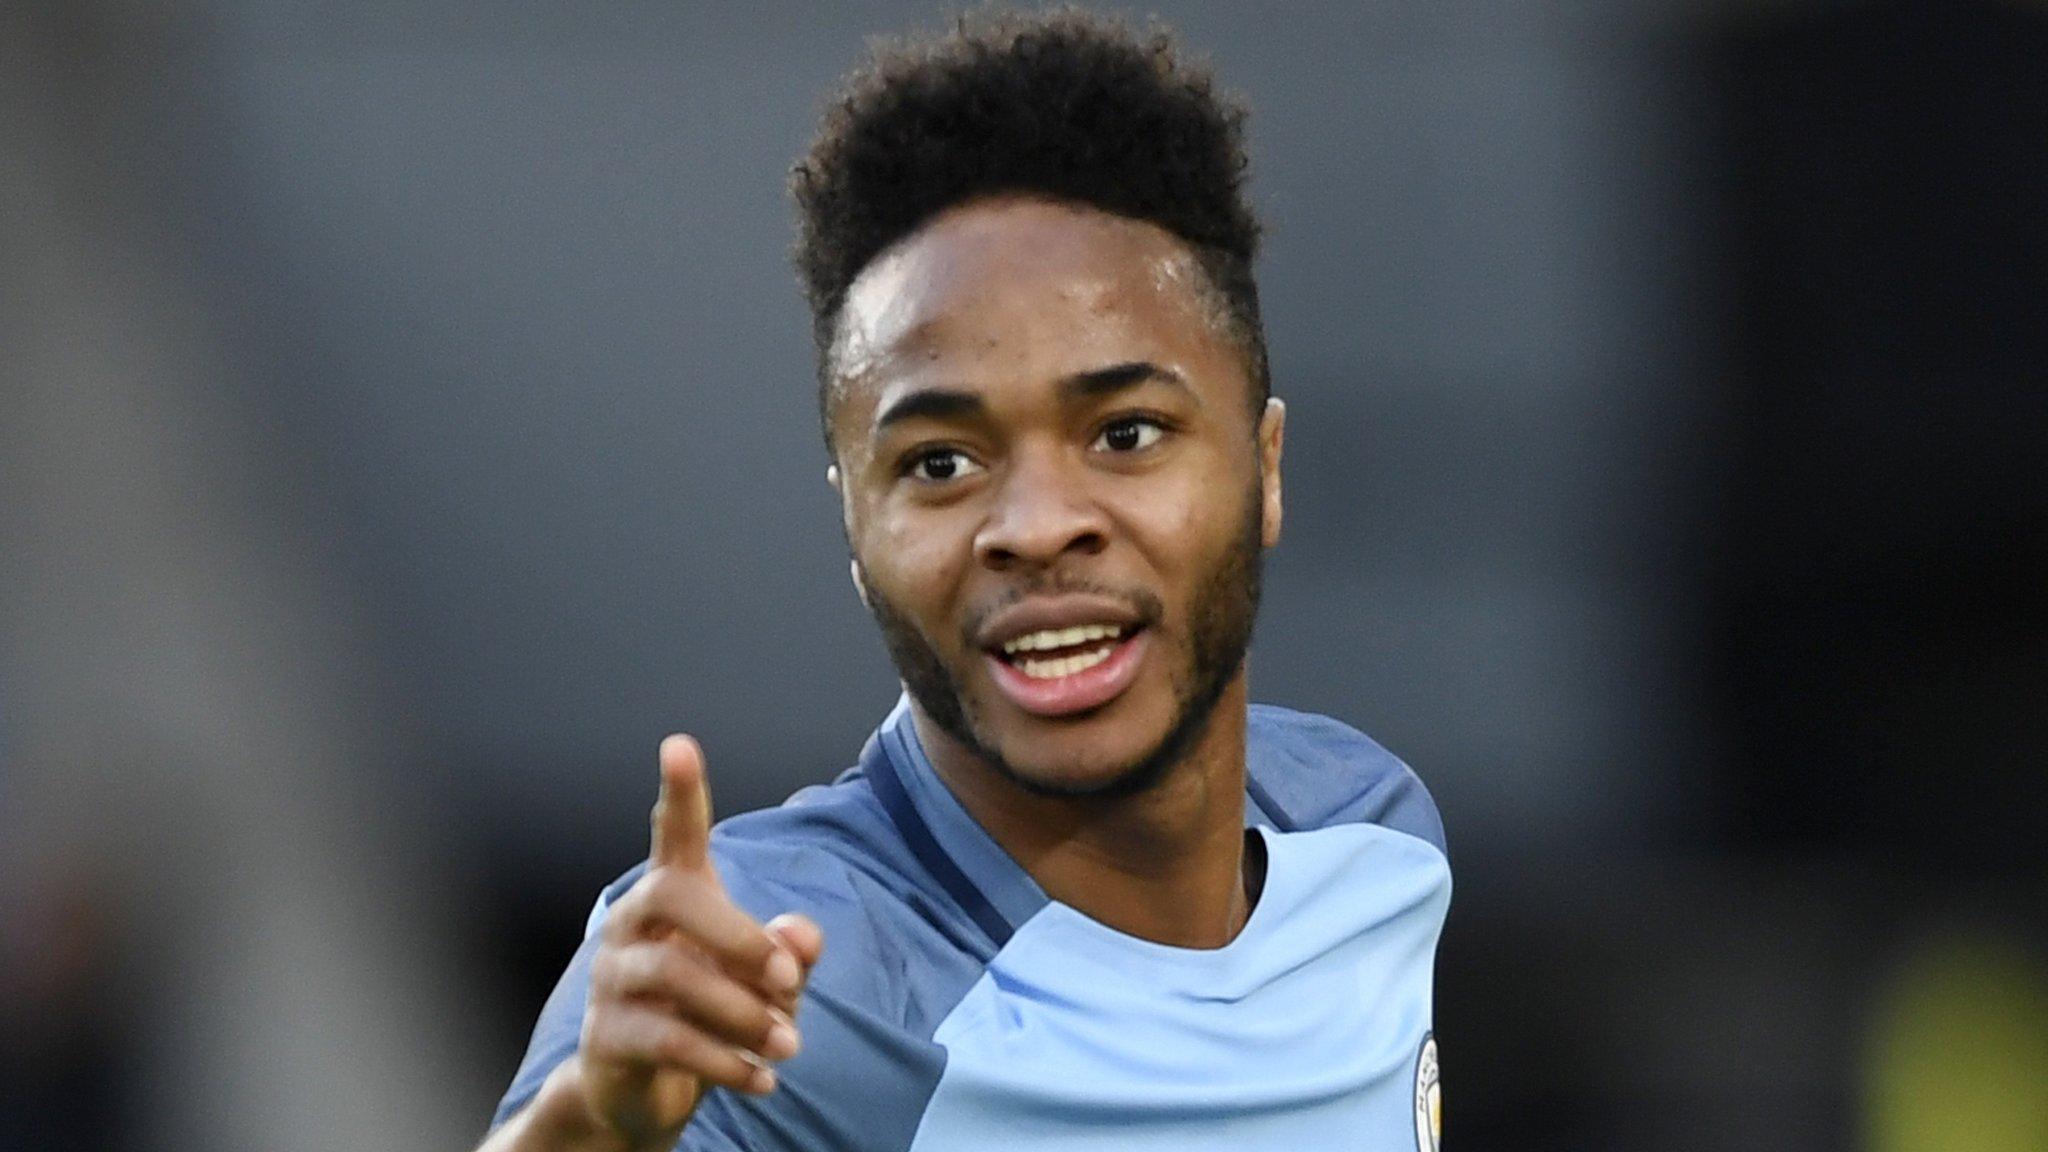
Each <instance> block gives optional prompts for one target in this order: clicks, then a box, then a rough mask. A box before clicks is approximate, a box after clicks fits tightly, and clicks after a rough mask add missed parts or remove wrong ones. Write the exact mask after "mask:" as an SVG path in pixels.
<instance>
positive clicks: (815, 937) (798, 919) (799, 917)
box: [764, 912, 825, 977]
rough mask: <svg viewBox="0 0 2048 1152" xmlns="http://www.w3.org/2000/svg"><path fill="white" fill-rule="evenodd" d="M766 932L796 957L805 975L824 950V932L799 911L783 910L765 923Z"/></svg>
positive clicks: (815, 963)
mask: <svg viewBox="0 0 2048 1152" xmlns="http://www.w3.org/2000/svg"><path fill="white" fill-rule="evenodd" d="M764 927H766V928H767V929H768V934H769V935H770V936H773V937H775V941H776V943H778V944H780V945H782V947H783V948H784V949H786V950H788V952H789V954H790V955H791V956H792V957H794V958H795V959H796V963H797V967H798V969H800V970H801V971H802V972H803V974H804V976H805V977H809V976H810V974H811V969H812V968H813V967H815V966H816V965H817V963H818V957H819V956H822V955H824V952H825V933H824V931H823V930H822V929H820V928H819V927H818V925H817V923H816V922H814V921H813V920H812V919H811V918H810V917H808V916H805V915H804V914H802V913H800V912H784V913H783V914H782V915H780V916H777V917H776V918H775V919H773V920H770V921H769V922H768V923H767V924H766V925H764Z"/></svg>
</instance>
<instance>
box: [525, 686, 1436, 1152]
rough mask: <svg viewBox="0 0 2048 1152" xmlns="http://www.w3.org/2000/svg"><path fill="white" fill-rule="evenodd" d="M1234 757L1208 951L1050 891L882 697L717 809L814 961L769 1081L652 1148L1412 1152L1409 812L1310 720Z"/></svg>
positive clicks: (1415, 855) (724, 874) (1283, 722)
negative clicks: (838, 748) (766, 787)
mask: <svg viewBox="0 0 2048 1152" xmlns="http://www.w3.org/2000/svg"><path fill="white" fill-rule="evenodd" d="M1246 744H1247V747H1246V766H1247V780H1246V785H1247V786H1246V796H1245V825H1246V827H1247V828H1248V829H1251V830H1253V831H1252V832H1251V834H1252V835H1257V836H1260V837H1262V838H1263V839H1264V841H1265V845H1266V858H1267V864H1266V880H1265V887H1264V889H1263V890H1262V892H1261V893H1260V896H1259V901H1258V904H1257V906H1256V907H1255V908H1254V909H1253V910H1252V914H1251V918H1250V920H1249V921H1248V922H1247V923H1246V924H1245V926H1244V928H1243V930H1242V931H1241V932H1239V934H1238V936H1237V938H1236V939H1234V940H1232V941H1231V942H1230V943H1229V944H1228V945H1226V946H1224V947H1222V948H1217V949H1210V950H1199V949H1187V948H1174V947H1169V946H1166V945H1162V944H1155V943H1152V942H1150V941H1147V940H1141V939H1138V938H1136V937H1133V936H1128V935H1125V934H1124V933H1121V932H1118V931H1116V930H1115V929H1113V928H1110V927H1108V926H1107V925H1104V924H1102V923H1100V922H1098V921H1096V920H1093V919H1090V918H1089V917H1088V916H1086V915H1084V914H1082V913H1080V912H1078V911H1076V910H1075V909H1073V908H1071V907H1068V906H1067V905H1064V904H1060V903H1057V902H1054V901H1052V900H1049V899H1048V898H1047V897H1046V895H1045V893H1044V892H1043V891H1042V890H1040V889H1039V887H1038V885H1037V883H1036V882H1034V881H1033V880H1032V879H1031V877H1030V876H1029V875H1028V874H1026V873H1025V871H1024V870H1023V869H1022V868H1021V867H1019V866H1018V865H1017V863H1016V862H1015V861H1014V860H1012V859H1011V858H1010V857H1009V856H1008V855H1007V854H1006V853H1005V852H1004V851H1003V850H1002V848H1001V847H1000V846H998V845H997V844H996V843H995V841H994V840H992V839H991V838H990V837H989V836H988V834H987V833H986V832H984V831H983V830H982V828H981V826H980V825H979V824H977V823H976V822H975V821H974V819H973V818H972V817H971V816H969V815H968V814H967V811H966V810H965V809H964V808H962V807H961V805H960V803H959V801H958V800H956V799H955V798H954V797H953V795H952V793H951V792H950V791H948V790H947V788H946V787H945V785H944V784H943V783H942V782H941V781H940V780H939V778H938V776H937V775H936V774H935V773H934V772H933V770H932V767H931V764H930V762H929V761H928V760H927V759H926V758H925V755H924V750H923V749H922V747H920V746H919V743H918V740H917V735H916V731H915V728H914V727H913V725H912V724H911V722H910V718H909V715H908V710H907V708H905V707H903V706H901V705H899V706H898V708H897V709H896V711H895V712H894V713H892V714H891V715H890V717H889V719H888V720H887V721H885V722H884V723H883V725H882V727H881V729H880V730H879V731H877V732H876V733H875V735H874V737H873V738H871V739H870V740H869V741H868V744H867V747H866V748H865V749H864V750H863V751H862V753H861V760H860V765H859V766H858V767H856V768H854V769H852V770H850V771H848V772H847V773H846V774H845V775H843V776H841V777H840V778H839V779H838V780H836V781H834V782H833V783H832V784H830V785H824V786H820V787H815V788H807V789H804V790H803V791H801V792H798V793H797V794H796V795H795V796H792V797H791V798H790V799H789V801H788V802H787V803H785V804H784V805H783V806H782V807H780V808H775V809H770V810H766V811H762V812H755V813H749V814H747V815H745V816H739V817H735V818H734V819H732V820H728V821H726V822H724V823H723V824H720V825H719V826H718V827H717V828H716V829H714V830H713V833H712V840H711V849H712V856H713V858H714V860H715V861H716V863H717V866H718V869H719V875H720V877H721V878H722V879H723V880H724V881H725V884H726V887H727V889H728V890H729V891H730V893H731V895H732V897H733V900H734V901H735V902H736V903H738V904H739V905H740V906H741V907H743V908H745V909H747V910H748V911H749V912H751V913H753V914H754V915H755V916H757V917H760V918H761V919H764V920H765V919H767V918H768V917H770V916H774V915H776V914H778V913H781V912H785V911H800V912H803V913H805V914H807V915H809V916H811V917H812V918H813V919H815V920H817V921H818V923H819V924H820V926H821V927H823V929H824V932H825V942H826V943H825V952H824V957H823V958H822V959H821V960H820V961H819V964H818V967H817V969H816V970H815V971H814V972H813V973H812V975H811V981H810V984H809V986H808V989H807V991H806V992H805V995H804V1001H803V1010H802V1014H801V1020H800V1023H801V1026H802V1028H803V1033H804V1050H803V1052H802V1053H800V1054H799V1055H797V1056H796V1057H795V1058H793V1059H791V1060H789V1061H787V1062H785V1063H784V1064H782V1065H781V1066H780V1067H779V1068H778V1074H779V1077H780V1087H778V1088H777V1089H776V1091H775V1092H774V1093H772V1094H771V1095H769V1096H766V1097H748V1096H742V1095H738V1094H735V1093H729V1092H725V1091H723V1090H715V1091H713V1092H711V1093H709V1094H708V1095H707V1096H706V1097H705V1099H704V1102H703V1104H702V1105H701V1106H700V1107H699V1109H698V1111H697V1114H696V1115H695V1116H694V1117H693V1118H692V1119H691V1121H690V1125H689V1127H688V1128H687V1129H686V1130H685V1131H684V1133H683V1138H682V1142H681V1144H680V1145H679V1146H680V1147H682V1148H685V1149H719V1150H726V1149H745V1150H748V1152H768V1150H771V1149H773V1150H783V1149H787V1150H790V1152H796V1150H804V1152H816V1150H823V1149H848V1150H852V1149H860V1150H873V1152H885V1150H886V1152H937V1150H942V1149H943V1150H955V1149H1003V1148H1019V1149H1025V1148H1028V1149H1044V1150H1049V1152H1065V1150H1080V1149H1105V1150H1106V1149H1127V1150H1134V1152H1151V1150H1160V1152H1168V1150H1170V1152H1201V1150H1204V1149H1217V1150H1223V1149H1230V1150H1233V1152H1237V1150H1242V1149H1276V1150H1284V1152H1320V1150H1322V1149H1347V1150H1348V1149H1356V1150H1370V1152H1409V1150H1410V1149H1417V1148H1419V1149H1422V1150H1423V1152H1434V1149H1435V1147H1436V1130H1437V1124H1438V1116H1439V1111H1438V1109H1439V1107H1440V1105H1439V1100H1438V1095H1437V1092H1438V1089H1437V1085H1436V1076H1437V1071H1436V1053H1435V1042H1434V1040H1433V1039H1432V1038H1431V1031H1430V989H1431V975H1432V970H1433V967H1434V960H1435V952H1436V942H1437V936H1438V933H1439V932H1440V931H1441V929H1442V927H1443V919H1444V912H1445V909H1446V907H1447V906H1448V905H1449V902H1450V867H1449V863H1448V861H1447V859H1446V857H1445V855H1444V846H1443V826H1442V824H1441V823H1440V821H1439V820H1438V818H1437V813H1436V808H1435V805H1434V804H1432V803H1431V801H1430V799H1429V795H1428V793H1427V792H1426V791H1424V789H1423V787H1422V784H1421V782H1420V781H1418V780H1417V779H1416V778H1415V776H1414V774H1413V773H1412V772H1410V771H1409V770H1408V768H1407V767H1406V766H1405V765H1403V764H1402V763H1401V762H1400V761H1399V760H1397V759H1395V758H1394V757H1393V756H1392V755H1390V754H1389V753H1388V752H1387V751H1386V750H1385V749H1383V748H1381V747H1380V746H1379V745H1377V744H1375V743H1373V742H1372V741H1371V740H1369V739H1367V738H1366V737H1364V736H1362V735H1360V734H1359V733H1358V732H1356V731H1353V730H1352V729H1350V728H1348V727H1346V726H1344V725H1343V724H1340V723H1338V722H1336V721H1334V720H1329V719H1326V718H1323V717H1319V716H1310V715H1306V714H1303V713H1299V712H1290V711H1287V710H1285V709H1280V708H1271V707H1265V706H1258V705H1255V706H1253V707H1252V709H1251V713H1250V723H1249V727H1248V731H1247V741H1246ZM643 867H644V866H643ZM639 872H640V869H635V870H634V871H632V872H629V873H627V874H626V875H625V876H623V877H621V878H620V879H619V880H618V881H617V882H616V883H614V884H613V885H611V886H610V887H609V888H607V889H606V890H605V893H604V895H603V896H602V897H601V898H600V899H599V901H598V906H597V909H596V910H595V911H594V912H593V913H592V915H591V920H590V925H589V931H588V932H587V934H586V939H585V941H584V944H583V946H582V948H580V949H579V950H578V951H577V953H576V956H575V958H574V959H573V960H572V961H571V962H570V965H569V970H568V972H567V973H566V974H565V975H564V976H563V978H562V982H561V983H560V985H558V986H557V988H556V989H555V993H554V995H553V996H552V997H550V998H549V1000H548V1003H547V1006H546V1007H545V1008H544V1009H543V1010H542V1012H541V1018H540V1022H539V1024H538V1026H537V1027H536V1028H535V1031H534V1037H533V1043H532V1046H531V1047H530V1048H529V1050H528V1052H527V1055H526V1060H525V1062H524V1064H522V1065H521V1067H520V1069H519V1073H518V1075H517V1076H516V1077H515V1078H514V1080H513V1083H512V1087H511V1089H510V1090H509V1091H508V1092H507V1093H506V1095H505V1099H504V1101H503V1103H502V1104H501V1105H500V1106H499V1110H498V1116H497V1122H500V1123H502V1122H503V1121H504V1120H505V1119H506V1118H507V1117H509V1116H510V1115H512V1113H514V1112H516V1111H517V1110H518V1109H519V1108H521V1107H523V1106H524V1105H525V1104H526V1103H527V1101H529V1100H531V1099H532V1097H533V1094H534V1093H535V1092H536V1091H538V1089H539V1087H540V1084H541V1082H542V1081H543V1080H544V1079H546V1077H547V1074H548V1072H549V1071H551V1070H552V1069H553V1068H554V1066H555V1065H556V1064H558V1063H560V1062H561V1061H562V1060H563V1059H564V1058H566V1057H567V1056H568V1055H569V1054H570V1053H571V1052H573V1051H574V1050H575V1045H576V1039H577V1035H578V1033H579V1031H580V1030H581V1025H582V1015H583V1007H584V1002H585V1000H586V999H587V998H588V995H589V987H588V978H589V971H590V960H591V956H592V954H593V953H594V952H595V951H596V947H597V935H596V930H597V927H598V925H599V924H600V923H601V922H602V920H603V917H604V914H605V910H606V908H607V907H608V905H609V903H610V901H611V900H613V899H615V898H616V897H617V896H618V895H620V894H622V893H623V892H624V891H625V890H626V888H627V887H628V886H630V885H631V884H632V882H633V881H634V880H635V879H637V878H638V876H639Z"/></svg>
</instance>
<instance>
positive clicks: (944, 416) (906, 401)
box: [875, 388, 988, 432]
mask: <svg viewBox="0 0 2048 1152" xmlns="http://www.w3.org/2000/svg"><path fill="white" fill-rule="evenodd" d="M987 410H988V404H987V403H986V402H984V401H983V400H982V398H981V397H979V396H977V395H975V394H974V393H972V392H956V391H953V390H951V389H947V388H920V389H918V390H917V391H915V392H911V393H909V394H907V395H905V396H902V397H899V398H898V399H897V400H896V402H895V403H893V404H890V405H889V406H888V407H887V408H884V409H882V411H881V413H880V414H879V415H877V416H876V417H875V431H877V432H880V431H881V430H882V429H884V428H887V427H889V426H890V425H891V424H901V423H902V422H903V421H905V420H916V419H919V418H923V419H926V420H952V419H958V418H960V417H964V416H978V415H980V414H981V413H983V412H986V411H987Z"/></svg>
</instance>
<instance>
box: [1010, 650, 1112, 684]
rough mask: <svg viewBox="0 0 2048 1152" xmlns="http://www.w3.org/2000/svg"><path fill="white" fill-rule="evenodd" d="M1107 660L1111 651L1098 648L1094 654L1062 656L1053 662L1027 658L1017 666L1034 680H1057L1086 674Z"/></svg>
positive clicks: (1084, 653)
mask: <svg viewBox="0 0 2048 1152" xmlns="http://www.w3.org/2000/svg"><path fill="white" fill-rule="evenodd" d="M1107 659H1109V649H1107V648H1097V649H1095V650H1094V651H1092V652H1083V653H1081V654H1080V655H1078V656H1062V657H1059V658H1057V659H1053V660H1034V659H1030V658H1028V657H1027V658H1026V659H1023V660H1020V661H1018V662H1017V666H1018V667H1019V668H1022V669H1023V670H1024V674H1025V675H1026V676H1029V677H1031V678H1032V679H1033V680H1057V679H1059V678H1060V677H1062V676H1072V675H1073V674H1074V673H1076V672H1085V671H1087V670H1088V669H1090V668H1093V667H1095V666H1096V665H1097V664H1100V663H1102V662H1103V661H1104V660H1107Z"/></svg>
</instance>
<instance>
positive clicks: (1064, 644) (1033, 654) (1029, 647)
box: [1001, 624, 1135, 680]
mask: <svg viewBox="0 0 2048 1152" xmlns="http://www.w3.org/2000/svg"><path fill="white" fill-rule="evenodd" d="M1133 631H1135V629H1133ZM1124 632H1125V629H1124V628H1123V627H1122V626H1121V625H1117V624H1082V625H1080V626H1078V627H1074V628H1047V629H1044V630H1042V631H1038V632H1030V633H1026V634H1025V635H1023V636H1019V637H1017V638H1016V639H1014V640H1010V641H1007V642H1005V643H1004V644H1003V647H1002V657H1001V658H1002V660H1003V662H1004V663H1006V664H1008V665H1009V666H1010V667H1012V668H1015V669H1017V670H1018V671H1020V672H1022V673H1024V675H1026V676H1029V677H1031V678H1032V679H1033V680H1057V679H1059V678H1060V677H1062V676H1072V675H1074V674H1075V673H1076V672H1086V671H1087V670H1088V669H1090V668H1093V667H1095V666H1096V665H1097V664H1100V663H1102V662H1103V661H1104V660H1107V659H1109V656H1110V653H1111V652H1114V651H1115V650H1116V645H1117V642H1118V641H1119V640H1121V639H1122V638H1123V635H1124Z"/></svg>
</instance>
